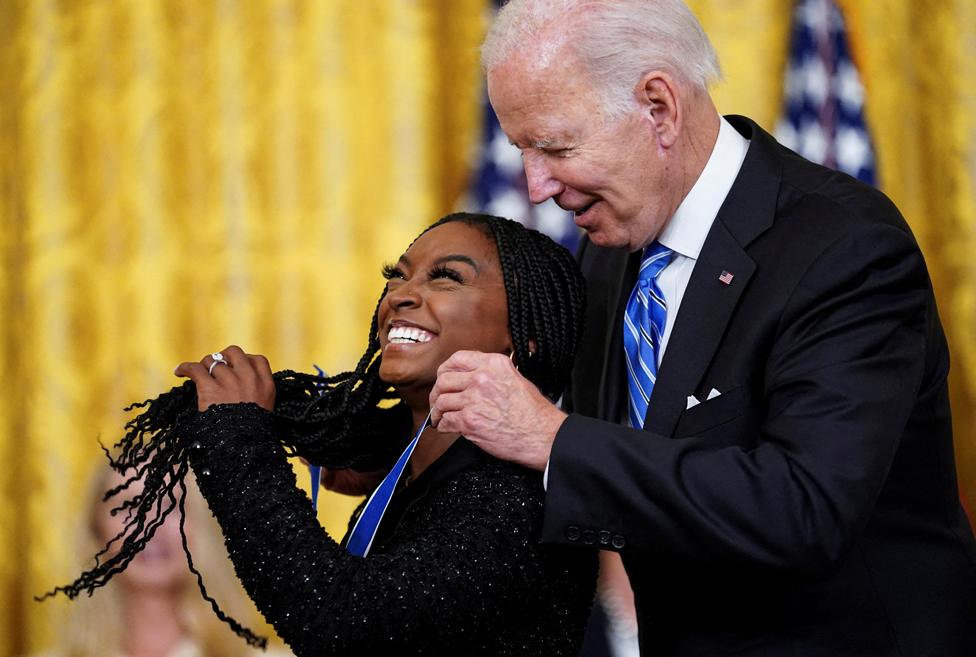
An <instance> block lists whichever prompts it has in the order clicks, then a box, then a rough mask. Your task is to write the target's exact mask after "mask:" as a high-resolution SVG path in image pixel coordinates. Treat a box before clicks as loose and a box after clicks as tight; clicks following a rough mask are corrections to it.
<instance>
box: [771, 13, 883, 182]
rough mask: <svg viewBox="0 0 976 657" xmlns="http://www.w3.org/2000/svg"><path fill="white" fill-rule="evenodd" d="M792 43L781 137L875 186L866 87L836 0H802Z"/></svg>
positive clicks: (804, 152) (813, 157) (821, 161)
mask: <svg viewBox="0 0 976 657" xmlns="http://www.w3.org/2000/svg"><path fill="white" fill-rule="evenodd" d="M791 40H792V41H791V45H790V62H789V67H788V69H787V73H786V94H785V95H786V98H785V108H784V116H783V118H782V119H781V120H780V122H779V125H778V126H777V128H776V138H777V139H778V140H779V141H780V143H782V144H783V145H784V146H787V147H788V148H791V149H793V150H794V151H796V152H797V153H799V154H800V155H802V156H803V157H805V158H807V159H808V160H811V161H813V162H817V163H819V164H823V165H826V166H828V167H831V168H834V169H838V170H840V171H843V172H845V173H849V174H850V175H852V176H854V177H856V178H859V179H861V180H863V181H864V182H866V183H868V184H871V185H874V184H875V180H876V178H875V158H874V149H873V147H872V145H871V135H870V134H869V133H868V129H867V125H866V123H865V120H864V86H863V85H862V84H861V78H860V75H859V74H858V72H857V67H856V66H855V65H854V61H853V60H852V59H851V52H850V47H849V44H848V39H847V31H846V29H845V26H844V17H843V15H842V14H841V12H840V9H838V7H837V5H836V4H835V2H834V0H799V1H798V2H797V4H796V6H795V8H794V10H793V33H792V37H791Z"/></svg>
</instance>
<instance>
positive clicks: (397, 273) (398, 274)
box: [381, 265, 406, 281]
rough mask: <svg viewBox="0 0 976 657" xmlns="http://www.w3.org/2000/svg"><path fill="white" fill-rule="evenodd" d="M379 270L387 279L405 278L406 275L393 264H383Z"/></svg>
mask: <svg viewBox="0 0 976 657" xmlns="http://www.w3.org/2000/svg"><path fill="white" fill-rule="evenodd" d="M381 271H382V273H383V278H385V279H386V280H388V281H390V280H393V279H395V278H399V279H403V278H406V276H404V275H403V271H401V269H400V268H399V267H397V266H395V265H383V269H382V270H381Z"/></svg>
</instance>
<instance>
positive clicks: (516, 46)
mask: <svg viewBox="0 0 976 657" xmlns="http://www.w3.org/2000/svg"><path fill="white" fill-rule="evenodd" d="M557 44H559V45H563V44H565V45H567V46H569V48H570V51H571V52H572V53H574V54H575V55H576V56H577V57H578V58H579V63H580V65H582V66H583V67H584V69H585V71H586V73H587V74H588V75H589V77H590V80H591V82H592V83H593V85H594V88H595V89H596V90H597V91H598V93H599V94H600V96H601V100H602V103H601V104H602V106H603V109H604V112H605V114H606V115H607V116H608V117H616V116H620V115H622V114H624V113H626V112H627V111H629V110H631V109H633V108H634V103H635V98H634V87H635V85H636V84H637V83H638V82H639V81H640V79H641V77H643V76H644V74H645V73H648V72H649V71H653V70H661V71H664V72H666V73H669V74H670V75H672V76H674V77H675V78H677V79H678V81H679V83H680V82H683V83H685V84H687V85H690V86H691V87H693V88H697V89H700V90H702V91H705V92H707V90H708V85H709V84H710V83H712V82H715V81H717V80H719V79H720V78H721V75H722V74H721V70H720V69H719V64H718V56H717V55H716V54H715V49H714V48H713V47H712V44H711V42H710V41H709V40H708V37H707V36H706V35H705V31H704V30H703V29H702V27H701V24H700V23H699V22H698V19H697V18H695V15H694V14H692V13H691V10H689V9H688V7H687V6H686V5H685V4H684V2H682V1H681V0H511V1H510V2H508V3H507V4H506V5H505V6H504V7H502V8H501V9H500V10H499V12H498V15H497V16H496V18H495V21H494V23H492V26H491V28H490V29H489V30H488V35H487V36H486V37H485V42H484V44H483V45H482V47H481V63H482V66H483V67H484V69H485V71H486V72H489V73H490V72H491V71H492V69H494V68H495V67H496V66H497V65H499V64H501V63H503V62H505V61H506V60H507V59H508V58H509V57H511V56H512V55H513V54H514V53H517V52H520V51H525V50H526V49H528V50H529V52H535V51H534V50H533V48H536V49H537V51H538V52H539V53H540V56H546V54H547V53H552V48H553V46H554V45H557ZM541 46H544V48H541Z"/></svg>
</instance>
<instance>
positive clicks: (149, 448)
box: [38, 213, 585, 647]
mask: <svg viewBox="0 0 976 657" xmlns="http://www.w3.org/2000/svg"><path fill="white" fill-rule="evenodd" d="M452 221H462V222H464V223H466V224H468V225H471V226H475V227H478V228H480V229H481V230H483V231H484V233H485V234H486V235H487V236H489V237H490V238H491V239H492V240H493V241H494V242H495V244H496V246H497V248H498V256H499V263H500V266H501V271H502V277H503V280H504V284H505V291H506V296H507V299H508V328H509V332H510V334H511V337H512V344H513V348H514V360H515V362H516V364H517V365H518V367H519V371H520V372H521V374H522V375H523V376H525V377H526V378H527V379H529V380H530V381H532V382H533V383H535V384H536V385H537V386H538V387H539V389H540V390H541V391H542V392H543V393H544V394H545V395H547V396H548V397H549V398H550V399H553V400H556V399H557V398H558V397H559V395H560V394H561V392H562V390H563V388H564V387H565V385H566V382H567V380H568V377H569V373H570V370H571V369H572V365H573V360H574V358H575V354H576V348H577V346H578V343H579V340H580V336H581V334H582V331H583V325H582V322H583V306H584V294H585V292H584V284H583V278H582V275H581V274H580V272H579V269H578V267H577V266H576V263H575V262H574V260H573V258H572V256H571V255H570V253H569V252H568V251H567V250H566V249H564V248H563V247H561V246H559V245H558V244H556V243H555V242H553V241H552V240H550V239H549V238H548V237H546V236H545V235H542V234H541V233H539V232H537V231H534V230H531V229H528V228H525V227H524V226H522V225H521V224H519V223H517V222H514V221H510V220H508V219H502V218H500V217H494V216H491V215H484V214H469V213H456V214H451V215H448V216H446V217H444V218H442V219H440V220H439V221H437V222H436V223H434V224H433V225H431V226H430V227H429V228H427V229H426V230H424V232H423V233H421V235H423V234H424V233H426V232H427V231H429V230H431V229H433V228H436V227H438V226H440V225H442V224H445V223H449V222H452ZM418 237H419V236H418ZM380 303H382V297H381V298H380ZM378 310H379V304H377V307H376V310H374V312H373V319H372V322H371V324H370V328H369V339H368V342H367V345H366V350H365V352H364V353H363V355H362V357H361V358H360V359H359V362H358V363H357V364H356V367H355V369H353V370H352V371H350V372H343V373H341V374H337V375H335V376H332V377H328V378H323V377H320V376H316V375H312V374H304V373H300V372H293V371H290V370H284V371H281V372H276V373H274V375H273V379H274V383H275V389H276V395H275V408H274V418H275V422H276V425H277V429H278V435H279V438H280V440H281V441H282V443H283V445H284V446H285V449H286V450H287V451H288V453H289V454H291V455H294V456H301V457H303V458H305V459H307V460H308V461H310V462H312V463H316V464H319V465H323V466H325V467H328V468H333V469H338V468H355V469H358V470H363V471H366V470H377V469H380V468H389V467H390V465H391V464H392V463H393V461H394V460H395V459H396V457H397V455H398V454H399V453H400V451H402V449H403V447H404V445H405V443H406V440H407V434H408V432H409V431H410V426H411V421H412V418H411V413H410V410H409V408H407V406H406V404H404V403H403V402H402V401H400V402H398V403H393V404H391V403H390V402H392V401H393V400H396V399H398V396H397V394H396V391H395V390H394V389H393V388H391V387H390V386H389V385H387V384H386V383H384V382H383V381H382V380H381V379H380V377H379V366H380V341H379V327H378V325H377V316H378ZM136 409H142V410H141V412H140V413H139V414H138V415H136V416H135V417H134V418H132V419H131V420H130V421H129V422H128V423H126V425H125V429H126V433H125V435H124V436H123V437H122V439H121V440H120V441H119V442H118V443H117V444H116V445H115V448H116V455H115V456H114V457H113V456H112V455H110V454H109V453H108V451H107V450H106V454H107V455H108V456H109V461H110V462H111V465H112V467H113V468H114V469H115V470H116V471H118V472H120V473H122V474H128V475H130V476H129V478H128V479H127V480H126V481H125V482H124V483H122V484H121V485H119V486H116V487H115V488H113V489H111V490H109V491H108V492H106V494H105V500H109V499H111V498H113V497H114V496H116V495H118V494H120V493H121V492H122V491H124V490H126V489H127V488H128V487H129V485H130V484H132V483H133V482H136V481H142V482H143V490H142V492H141V493H140V494H138V495H136V496H134V497H132V498H131V499H129V500H126V501H123V502H121V503H120V505H119V506H118V507H117V508H116V509H114V510H113V513H119V512H122V513H127V514H128V520H127V523H126V525H125V527H124V528H123V530H122V531H121V532H120V533H119V534H118V535H117V536H115V537H114V538H113V539H112V540H111V541H109V543H108V545H106V546H105V548H103V549H102V550H101V551H100V552H99V553H98V554H97V555H96V556H95V566H93V567H92V568H91V569H89V570H87V571H85V572H84V573H82V574H81V575H80V576H79V577H78V578H77V579H76V580H75V581H74V582H72V583H70V584H67V585H65V586H58V587H56V588H54V589H53V590H51V591H49V592H47V593H45V594H44V595H43V596H41V597H40V598H38V599H44V598H47V597H50V596H53V595H56V594H57V593H63V594H65V595H67V596H68V597H69V598H75V597H76V596H78V595H79V594H81V593H82V592H84V593H87V594H89V595H91V594H92V592H93V591H94V589H96V588H99V587H101V586H104V585H105V584H106V583H107V582H108V580H109V579H111V577H112V576H113V575H115V574H117V573H119V572H121V571H123V570H125V568H126V567H127V566H128V564H129V562H130V561H131V560H132V558H133V557H134V556H135V555H136V554H137V553H139V552H140V551H141V550H142V549H143V548H144V547H145V546H146V544H147V543H148V542H149V540H150V539H151V538H152V537H153V535H154V534H155V532H156V529H157V528H158V527H159V526H160V525H162V523H163V521H164V520H165V518H166V517H167V516H168V515H169V514H170V513H171V512H172V511H173V510H174V509H177V508H179V509H180V510H181V511H182V508H183V504H184V496H185V486H184V484H183V480H184V478H185V477H186V475H187V473H188V472H189V451H190V450H192V449H195V448H196V447H197V445H196V444H195V443H193V442H191V441H190V439H189V438H188V436H192V435H193V434H192V431H191V430H190V428H191V426H192V423H193V421H194V419H195V418H196V417H197V416H198V411H197V399H196V389H195V387H194V384H193V383H192V382H191V381H187V382H185V383H183V384H182V385H180V386H177V387H174V388H172V389H171V390H169V391H167V392H164V393H163V394H161V395H160V396H158V397H156V398H155V399H149V400H146V401H143V402H139V403H136V404H132V405H131V406H129V407H128V408H126V409H125V410H126V411H132V410H136ZM180 532H181V534H183V549H184V552H185V553H186V556H187V561H188V564H189V567H190V570H191V571H192V572H193V573H194V574H195V575H196V577H197V584H198V586H199V588H200V591H201V593H202V594H203V596H204V598H205V599H206V600H208V601H209V602H210V604H211V606H212V607H213V609H214V612H215V613H216V614H217V615H218V616H219V617H220V618H221V619H222V620H223V621H224V622H226V623H227V624H228V625H230V626H231V628H232V629H233V630H234V631H235V632H236V633H237V634H238V635H240V636H242V637H243V638H245V639H246V640H247V641H248V643H250V644H252V645H258V646H262V647H263V646H264V645H265V639H264V638H262V637H258V636H256V635H255V634H254V633H253V632H251V631H250V630H248V629H247V628H245V627H243V626H242V625H241V624H240V623H238V622H237V621H236V620H234V619H233V618H230V617H229V616H227V615H226V614H224V613H223V612H222V611H221V610H220V608H219V605H218V604H217V602H216V601H215V600H214V599H213V598H212V597H211V596H210V595H209V594H208V592H207V590H206V587H205V586H204V584H203V580H202V578H201V575H200V573H199V572H198V571H197V570H196V568H195V567H194V565H193V559H192V556H191V555H190V552H189V549H188V548H187V544H186V536H185V533H184V532H183V526H182V522H181V526H180ZM116 544H119V548H118V550H117V551H115V553H114V554H112V553H111V548H112V546H113V545H116Z"/></svg>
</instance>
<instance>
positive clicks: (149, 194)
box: [0, 0, 486, 655]
mask: <svg viewBox="0 0 976 657" xmlns="http://www.w3.org/2000/svg"><path fill="white" fill-rule="evenodd" d="M485 18H486V15H485V14H484V12H483V2H482V0H450V1H449V2H447V1H445V2H437V1H391V0H343V1H332V2H324V1H316V2H304V1H301V0H261V1H255V2H251V1H250V0H215V1H214V2H209V1H208V2H197V1H195V0H4V2H2V3H0V28H2V33H3V35H4V38H3V39H2V40H0V62H2V63H0V96H2V100H0V125H2V133H0V162H2V165H0V166H2V176H0V181H2V182H0V214H2V222H3V228H2V230H0V253H2V258H3V265H4V268H3V276H2V277H0V316H2V327H3V328H2V331H3V333H2V336H3V338H2V343H0V344H2V352H0V353H2V354H3V355H2V374H3V379H2V380H3V381H4V382H5V384H6V385H5V386H4V387H5V394H4V395H2V399H0V441H2V442H0V449H2V452H0V453H2V455H3V460H4V463H3V467H2V468H0V490H2V496H0V533H2V544H0V545H2V548H0V550H2V551H0V556H2V558H0V609H2V610H3V612H2V617H0V623H2V625H0V636H3V637H4V639H5V640H4V641H2V642H0V654H3V655H15V654H22V653H24V652H26V651H28V650H35V649H39V648H42V647H44V645H45V638H46V637H48V636H49V631H50V629H51V625H50V623H51V621H50V620H49V618H50V613H51V610H52V608H57V606H58V605H59V604H61V603H60V602H57V603H50V602H48V603H44V604H43V605H40V604H37V603H34V602H33V601H32V600H30V596H31V595H32V594H36V593H40V592H42V591H44V590H45V589H47V588H49V587H51V586H52V585H54V584H61V583H64V582H65V581H67V580H68V579H69V578H71V577H72V575H73V574H75V573H76V570H77V563H78V560H77V557H76V556H75V555H72V554H70V548H68V547H66V546H70V545H72V541H71V538H72V537H73V534H74V526H75V525H76V524H77V517H78V514H79V509H80V508H81V504H82V502H83V501H79V500H78V496H79V492H80V486H81V482H82V481H83V480H84V478H85V477H84V475H85V473H86V472H87V471H88V470H89V469H90V467H91V464H92V463H93V462H94V461H95V460H96V459H101V458H103V457H102V455H101V452H100V450H99V449H98V444H97V440H98V439H101V440H102V441H103V442H105V443H112V442H115V440H116V439H117V438H118V436H119V435H120V429H121V426H122V422H123V417H124V416H123V414H122V413H121V409H122V407H123V406H125V405H126V404H128V403H130V402H132V401H135V400H140V399H144V398H146V397H147V396H152V395H154V394H155V393H156V392H157V391H160V390H163V389H165V388H168V387H169V386H171V385H174V384H176V383H177V382H178V380H177V379H176V378H175V377H173V375H172V374H171V372H172V369H173V367H174V366H175V365H176V364H177V363H179V362H180V361H181V360H187V359H198V358H200V357H202V355H203V354H205V353H209V352H211V351H214V350H215V349H220V348H223V347H224V346H226V345H228V344H232V343H234V344H240V345H243V346H245V347H246V348H247V349H249V350H251V351H255V352H259V353H264V354H267V355H268V356H269V358H270V360H271V362H272V364H273V365H274V366H275V368H276V369H282V368H291V369H299V370H305V371H311V370H312V364H313V363H317V364H319V365H320V366H322V367H323V368H324V369H325V370H326V371H329V372H336V371H341V369H343V368H348V367H350V366H352V365H353V364H355V361H356V360H357V359H358V356H359V354H360V353H361V352H362V349H363V348H364V347H365V338H366V331H367V329H368V325H369V318H370V316H371V314H372V311H373V308H374V305H375V303H376V300H377V298H378V296H379V293H380V290H381V289H382V284H383V280H382V278H381V277H380V275H379V269H380V265H381V263H383V262H386V261H392V260H395V259H396V258H397V257H398V256H399V255H400V253H401V252H402V249H403V247H404V245H406V244H407V243H408V242H409V241H410V240H411V239H412V238H413V237H414V236H415V235H416V234H417V233H418V232H419V230H420V229H421V228H422V227H423V226H425V225H427V224H429V223H430V222H431V221H432V220H433V219H434V218H436V217H438V216H440V215H442V214H444V213H446V212H448V211H450V210H451V209H452V207H453V206H454V204H455V202H456V199H457V198H458V196H459V195H460V193H461V192H462V191H463V188H464V185H465V175H466V167H465V162H466V161H467V159H468V157H469V154H470V152H471V150H472V148H473V147H474V146H475V143H474V139H475V138H476V135H477V132H478V127H479V126H480V122H479V121H480V120H479V117H478V108H479V106H480V102H481V78H480V72H479V65H478V51H477V46H478V43H479V41H480V39H481V35H482V33H483V30H484V20H485ZM322 505H323V506H324V507H326V509H329V510H331V511H332V513H331V514H329V513H326V514H325V517H324V522H326V524H327V526H330V527H331V529H332V530H333V532H334V533H335V532H339V533H341V532H342V531H343V530H344V527H345V524H344V523H345V520H346V518H347V517H348V512H349V510H350V508H351V500H350V499H349V498H336V499H329V500H326V501H323V502H322ZM89 556H90V555H89Z"/></svg>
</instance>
